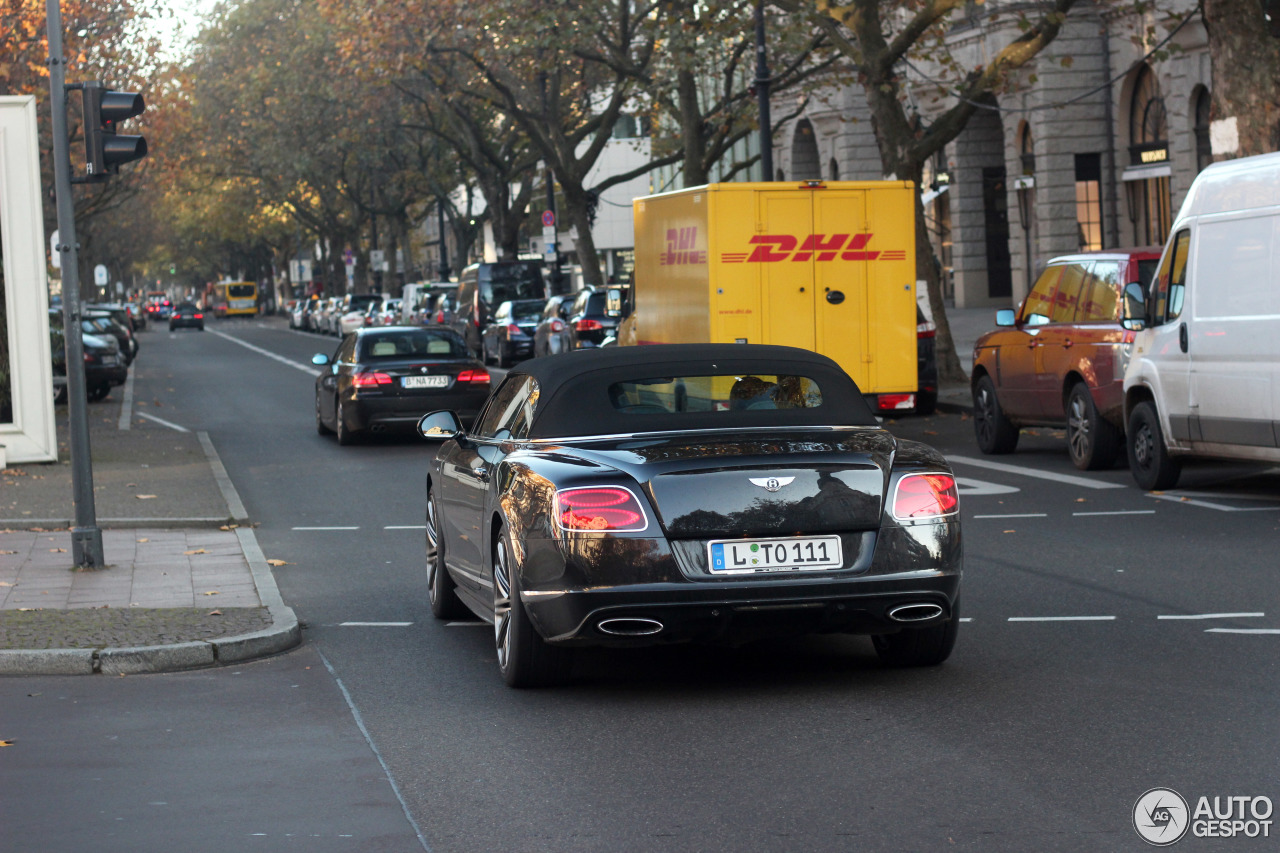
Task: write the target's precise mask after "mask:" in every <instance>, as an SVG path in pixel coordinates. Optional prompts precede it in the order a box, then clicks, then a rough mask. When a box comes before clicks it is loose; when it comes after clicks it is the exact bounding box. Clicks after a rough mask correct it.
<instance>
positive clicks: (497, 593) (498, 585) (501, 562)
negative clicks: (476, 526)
mask: <svg viewBox="0 0 1280 853" xmlns="http://www.w3.org/2000/svg"><path fill="white" fill-rule="evenodd" d="M508 572H509V569H508V564H507V543H506V537H505V536H503V537H500V538H499V539H498V542H497V544H496V545H495V546H494V549H493V643H494V646H495V647H496V648H497V650H498V669H500V670H502V672H503V675H505V674H506V673H507V670H508V669H509V668H510V666H511V581H510V575H509V574H508Z"/></svg>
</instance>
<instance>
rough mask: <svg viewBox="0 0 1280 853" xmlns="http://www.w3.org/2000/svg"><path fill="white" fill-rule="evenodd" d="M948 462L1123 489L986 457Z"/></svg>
mask: <svg viewBox="0 0 1280 853" xmlns="http://www.w3.org/2000/svg"><path fill="white" fill-rule="evenodd" d="M947 461H948V462H958V463H960V464H961V465H969V466H972V467H974V468H987V469H990V470H992V471H1003V472H1004V473H1006V474H1020V475H1021V476H1023V477H1035V478H1036V479H1039V480H1052V481H1053V482H1055V483H1065V484H1067V485H1069V486H1080V487H1081V488H1085V489H1123V488H1126V487H1125V486H1123V485H1121V484H1120V483H1108V482H1105V481H1103V480H1090V479H1088V478H1087V477H1076V476H1074V475H1072V474H1055V473H1053V472H1052V471H1041V470H1039V469H1038V468H1024V467H1022V466H1021V465H1009V464H1007V463H1005V462H991V461H989V460H986V459H975V458H974V457H972V456H948V457H947Z"/></svg>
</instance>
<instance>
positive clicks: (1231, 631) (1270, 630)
mask: <svg viewBox="0 0 1280 853" xmlns="http://www.w3.org/2000/svg"><path fill="white" fill-rule="evenodd" d="M1204 632H1205V633H1206V634H1280V628H1206V629H1205V631H1204Z"/></svg>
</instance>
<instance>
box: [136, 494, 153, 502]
mask: <svg viewBox="0 0 1280 853" xmlns="http://www.w3.org/2000/svg"><path fill="white" fill-rule="evenodd" d="M134 497H135V498H137V499H138V500H140V501H150V500H154V499H155V497H156V496H155V495H134Z"/></svg>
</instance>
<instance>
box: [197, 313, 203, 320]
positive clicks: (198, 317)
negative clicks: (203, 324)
mask: <svg viewBox="0 0 1280 853" xmlns="http://www.w3.org/2000/svg"><path fill="white" fill-rule="evenodd" d="M195 318H196V319H197V320H203V319H204V315H203V314H196V315H195Z"/></svg>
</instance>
